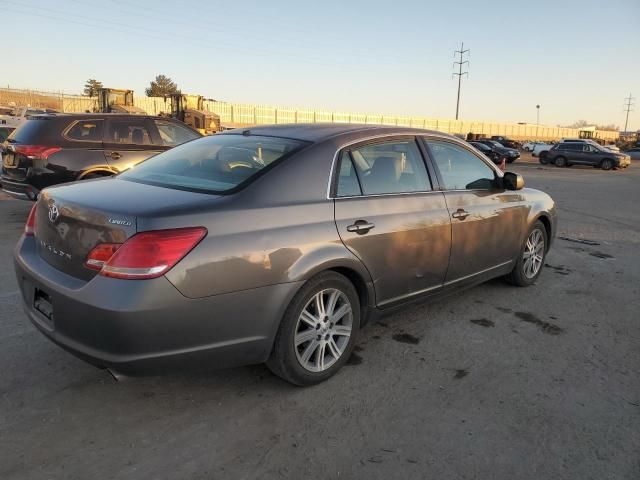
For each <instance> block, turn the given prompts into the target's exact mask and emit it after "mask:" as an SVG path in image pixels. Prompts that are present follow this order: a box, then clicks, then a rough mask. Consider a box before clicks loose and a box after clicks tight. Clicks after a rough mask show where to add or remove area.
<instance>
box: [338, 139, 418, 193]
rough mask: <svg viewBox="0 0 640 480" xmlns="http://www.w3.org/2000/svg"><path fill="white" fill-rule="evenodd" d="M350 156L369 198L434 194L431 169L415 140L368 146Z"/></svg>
mask: <svg viewBox="0 0 640 480" xmlns="http://www.w3.org/2000/svg"><path fill="white" fill-rule="evenodd" d="M350 154H351V159H352V161H353V166H354V167H355V170H356V174H357V176H358V180H359V181H360V186H361V187H362V193H364V194H365V195H380V194H389V193H409V192H425V191H430V190H431V183H430V182H429V176H428V174H427V169H426V167H425V165H424V161H423V160H422V155H421V154H420V150H419V149H418V146H417V144H416V142H415V141H414V140H395V141H391V142H385V143H379V144H375V145H366V146H363V147H360V148H356V149H352V150H351V151H350Z"/></svg>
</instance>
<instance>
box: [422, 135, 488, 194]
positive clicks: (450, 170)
mask: <svg viewBox="0 0 640 480" xmlns="http://www.w3.org/2000/svg"><path fill="white" fill-rule="evenodd" d="M427 144H428V145H429V149H430V150H431V155H432V157H433V160H434V162H435V164H436V166H437V167H438V170H439V171H440V175H441V176H442V181H443V182H444V188H445V189H447V190H489V189H491V188H493V187H494V184H495V172H494V170H493V169H492V168H491V167H489V165H487V164H486V163H484V161H482V160H481V159H480V158H478V157H476V156H475V155H474V154H473V153H471V152H469V151H468V150H466V149H464V148H462V147H460V146H458V145H454V144H452V143H448V142H439V141H435V140H427Z"/></svg>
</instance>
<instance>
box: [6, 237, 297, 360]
mask: <svg viewBox="0 0 640 480" xmlns="http://www.w3.org/2000/svg"><path fill="white" fill-rule="evenodd" d="M14 258H15V269H16V276H17V280H18V284H19V286H20V290H21V292H22V299H23V302H24V309H25V311H26V313H27V315H28V317H29V319H30V320H31V322H32V323H33V324H34V325H35V326H36V327H37V328H38V330H40V331H41V332H42V333H43V334H44V335H45V336H47V337H48V338H49V339H50V340H52V341H53V342H55V343H56V344H58V345H60V346H61V347H63V348H64V349H65V350H68V351H69V352H71V353H73V354H74V355H76V356H78V357H80V358H82V359H84V360H86V361H88V362H89V363H92V364H94V365H96V366H99V367H110V368H113V369H115V370H119V371H122V372H128V373H145V372H157V371H163V370H166V369H169V368H175V367H204V368H207V369H212V368H223V367H230V366H238V365H248V364H253V363H261V362H264V361H265V360H266V359H267V358H268V356H269V353H270V351H271V347H272V345H273V340H274V338H275V334H276V331H277V328H278V326H279V323H280V319H281V318H282V316H283V314H284V309H285V308H286V306H287V305H288V303H289V301H290V300H291V298H292V297H293V295H294V294H295V292H296V291H297V289H298V288H299V286H300V283H299V282H297V283H286V284H279V285H272V286H267V287H262V288H256V289H251V290H244V291H239V292H234V293H228V294H223V295H216V296H212V297H206V298H199V299H190V298H186V297H184V296H183V295H182V294H181V293H180V292H178V290H177V289H176V288H175V287H174V286H173V285H172V284H171V283H170V282H169V281H168V280H167V279H166V278H165V277H160V278H155V279H152V280H118V279H112V278H107V277H102V276H96V277H94V278H93V279H92V280H90V281H89V282H85V281H83V280H79V279H77V278H75V277H71V276H69V275H67V274H65V273H63V272H61V271H59V270H57V269H55V268H54V267H52V266H51V265H49V264H48V263H46V262H45V261H44V260H43V259H42V258H41V257H40V256H39V255H38V254H37V253H36V248H35V240H34V238H33V237H24V236H23V237H22V239H21V240H20V241H19V242H18V245H17V247H16V251H15V256H14ZM36 289H37V290H38V291H42V292H45V293H46V294H47V295H48V297H49V299H50V301H51V306H52V310H53V315H51V319H50V318H48V317H46V316H45V315H44V314H43V313H41V312H40V311H39V310H37V309H36V308H35V307H34V299H35V296H36Z"/></svg>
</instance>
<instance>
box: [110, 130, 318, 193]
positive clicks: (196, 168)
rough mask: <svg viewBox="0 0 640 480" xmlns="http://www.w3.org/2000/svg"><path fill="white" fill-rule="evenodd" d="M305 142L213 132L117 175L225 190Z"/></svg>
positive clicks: (195, 188)
mask: <svg viewBox="0 0 640 480" xmlns="http://www.w3.org/2000/svg"><path fill="white" fill-rule="evenodd" d="M305 145H306V142H302V141H297V140H291V139H288V138H278V137H261V136H257V135H250V136H244V135H232V134H228V135H213V136H210V137H204V138H201V139H198V140H194V141H193V142H188V143H185V144H184V145H178V146H177V147H175V148H172V149H171V150H167V151H166V152H163V153H161V154H159V155H156V156H154V157H151V158H150V159H148V160H145V161H144V162H142V163H139V164H138V165H136V166H135V167H133V168H131V169H130V170H127V171H126V172H124V173H122V174H120V178H123V179H125V180H132V181H138V182H141V183H149V184H151V185H158V186H161V187H168V188H176V189H182V190H193V191H202V192H205V193H225V192H228V191H230V190H233V189H234V188H235V187H237V186H239V185H240V184H242V183H243V182H245V181H248V180H249V179H251V178H252V177H254V176H256V175H257V174H258V173H260V172H261V171H262V170H263V169H264V168H267V167H269V166H270V165H271V164H272V163H274V162H276V161H278V160H280V159H281V158H283V157H284V156H286V155H290V154H292V153H293V152H295V151H297V150H299V149H300V148H302V147H303V146H305Z"/></svg>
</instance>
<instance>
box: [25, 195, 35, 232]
mask: <svg viewBox="0 0 640 480" xmlns="http://www.w3.org/2000/svg"><path fill="white" fill-rule="evenodd" d="M37 206H38V202H35V203H34V204H33V207H31V211H30V212H29V216H28V217H27V223H26V224H25V225H24V234H25V235H26V236H27V237H33V236H34V235H35V233H36V207H37Z"/></svg>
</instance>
